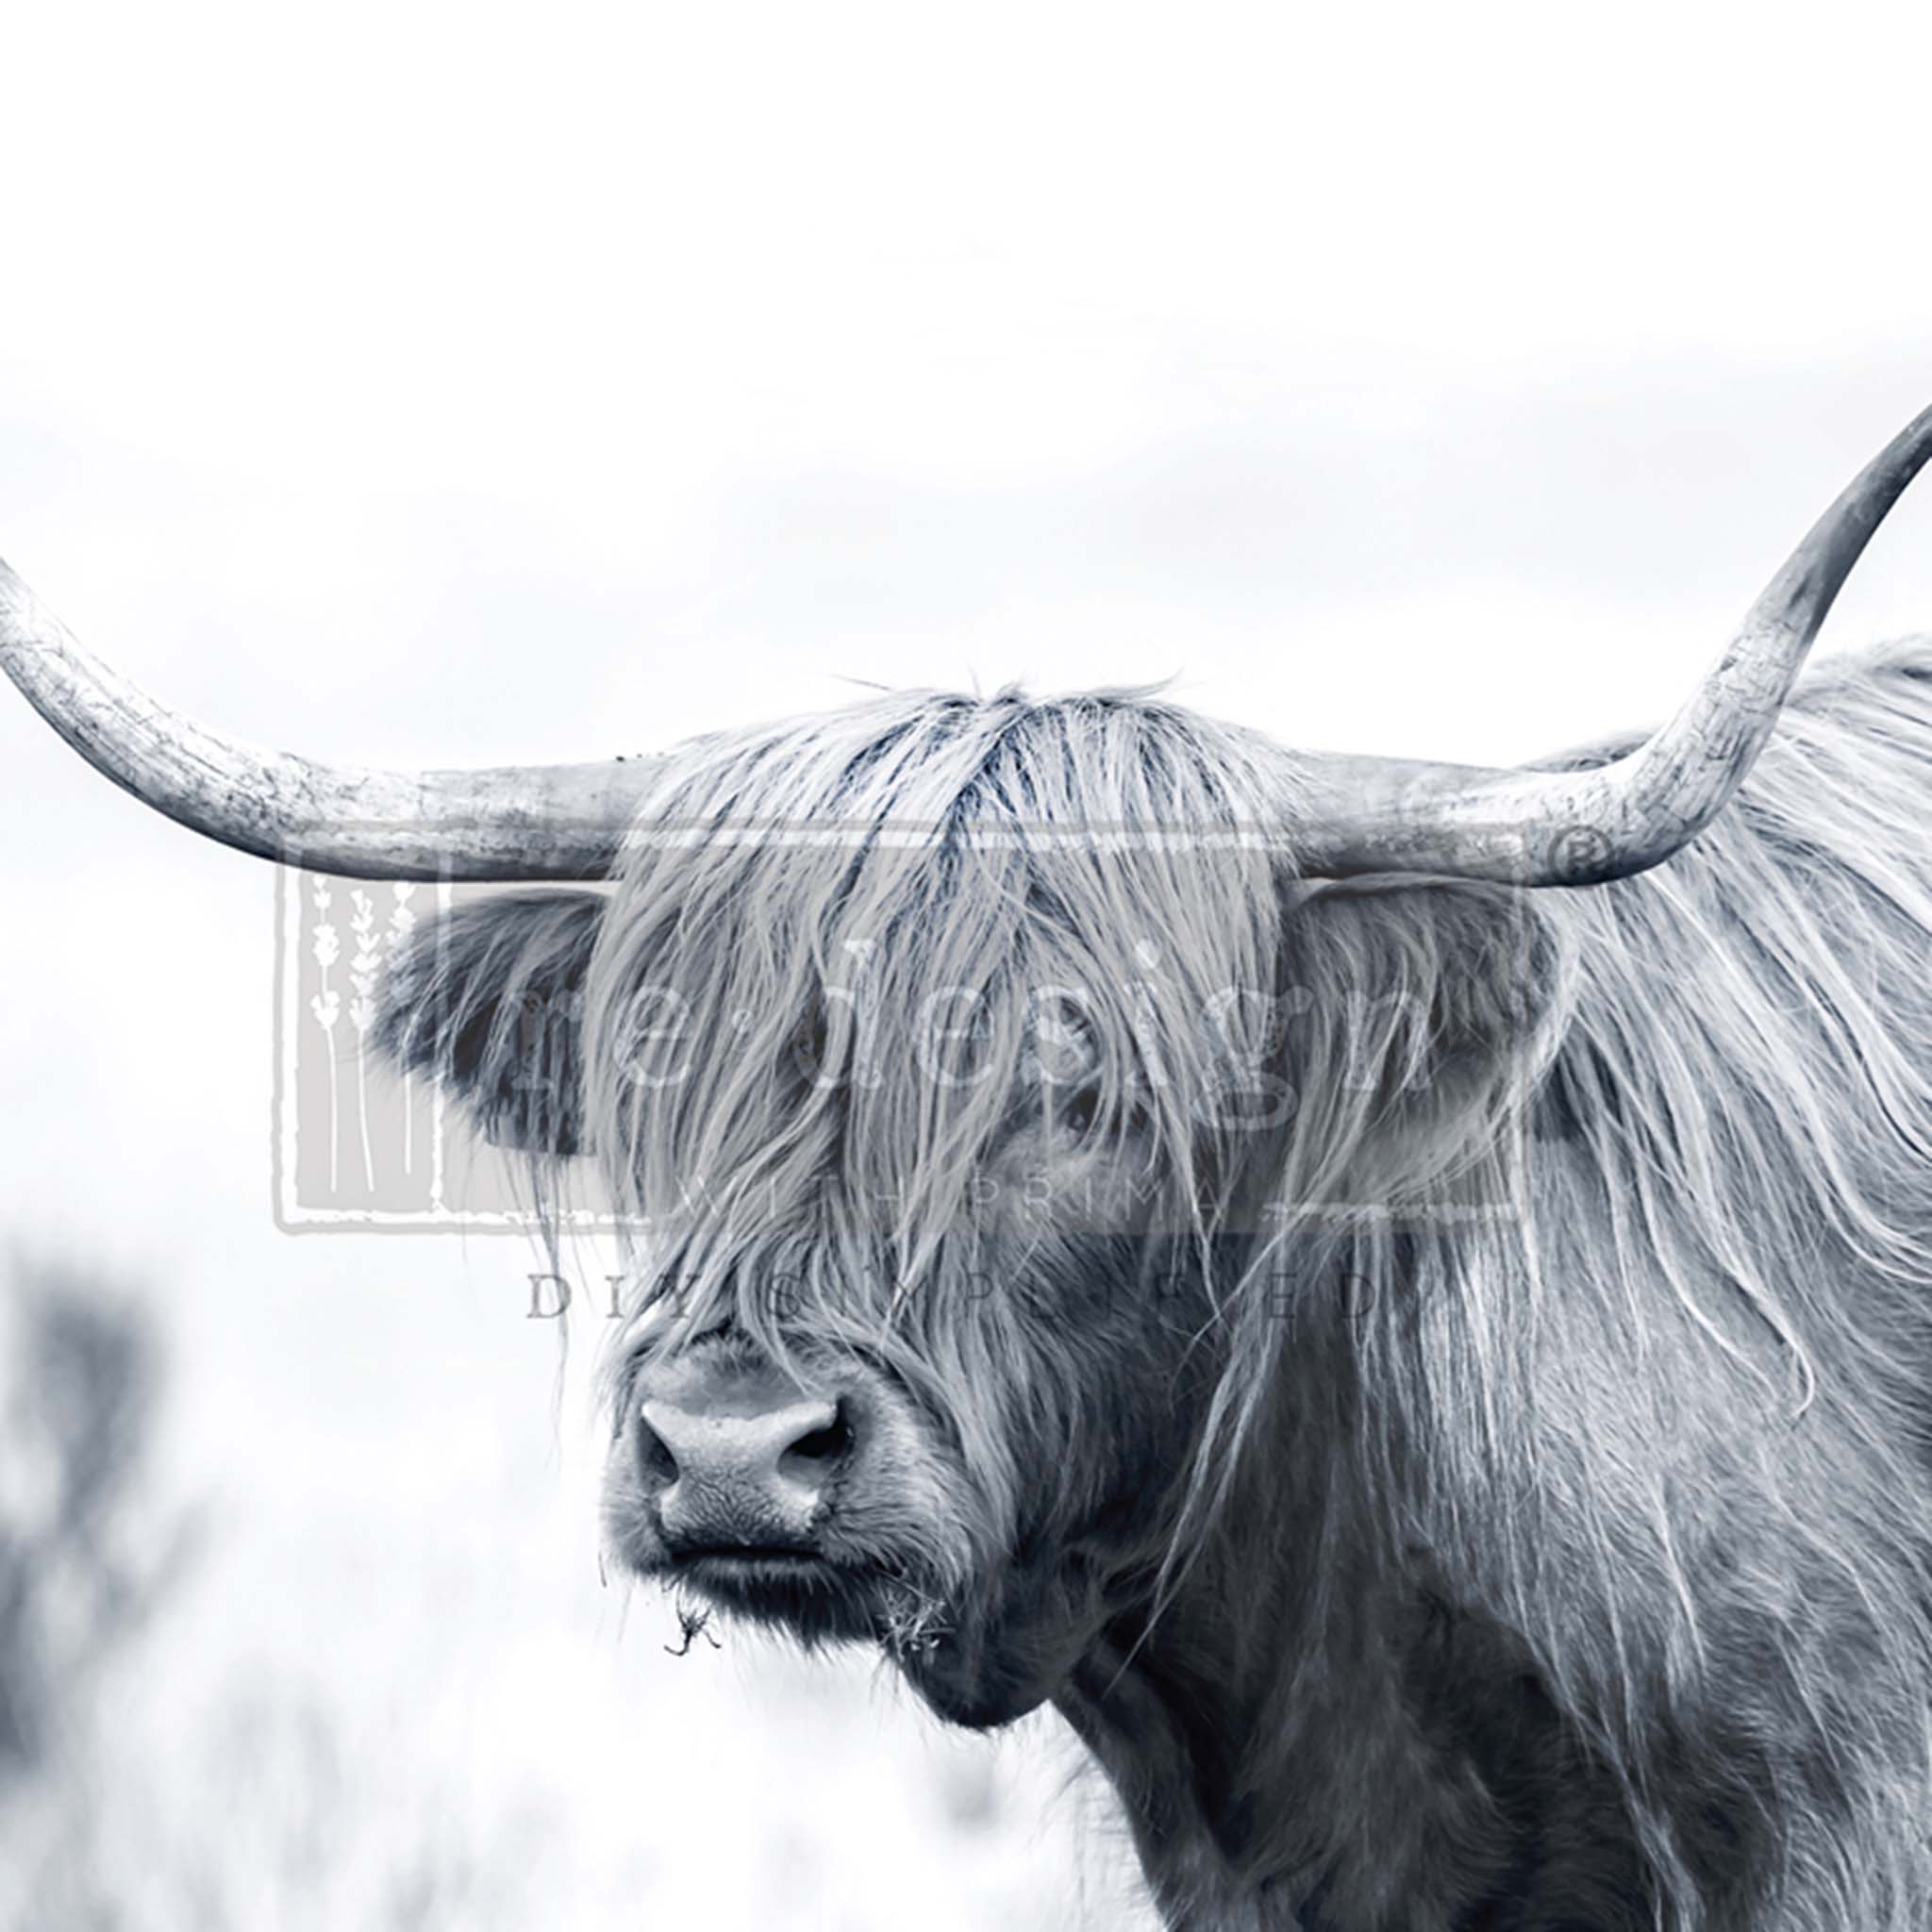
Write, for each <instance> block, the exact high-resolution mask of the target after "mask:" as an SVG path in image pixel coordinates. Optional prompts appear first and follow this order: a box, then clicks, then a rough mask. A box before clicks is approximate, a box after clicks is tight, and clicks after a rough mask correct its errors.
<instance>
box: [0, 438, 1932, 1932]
mask: <svg viewBox="0 0 1932 1932" xmlns="http://www.w3.org/2000/svg"><path fill="white" fill-rule="evenodd" d="M1928 455H1932V412H1928V413H1927V414H1926V415H1924V416H1922V417H1921V418H1920V419H1919V420H1918V421H1917V422H1915V423H1914V424H1913V425H1911V426H1910V428H1908V429H1907V431H1906V432H1905V433H1904V435H1902V436H1901V437H1900V438H1899V439H1898V440H1897V441H1895V442H1894V443H1893V444H1892V445H1891V446H1890V448H1889V449H1888V450H1887V451H1886V452H1885V453H1884V454H1883V455H1882V456H1881V457H1880V458H1878V459H1877V460H1876V461H1875V462H1874V464H1873V465H1872V466H1871V467H1870V468H1869V469H1868V470H1867V471H1866V472H1865V473H1864V475H1861V476H1860V477H1859V478H1858V479H1857V481H1856V482H1855V483H1854V484H1853V486H1852V487H1851V489H1850V490H1848V491H1846V493H1845V495H1844V496H1843V497H1841V498H1840V501H1839V503H1838V504H1837V505H1836V506H1835V507H1834V508H1833V509H1832V510H1831V511H1830V512H1828V513H1827V515H1826V517H1825V518H1824V521H1823V522H1822V523H1821V524H1820V525H1819V526H1818V528H1817V529H1816V530H1815V531H1814V532H1813V533H1812V534H1811V536H1810V537H1809V538H1807V541H1806V542H1805V544H1804V545H1803V546H1801V548H1800V549H1799V551H1798V552H1797V553H1796V555H1795V556H1794V557H1793V558H1792V559H1791V561H1790V563H1789V564H1788V565H1787V566H1786V568H1785V569H1784V570H1783V571H1782V572H1781V573H1780V574H1779V575H1778V576H1777V578H1776V579H1775V580H1774V583H1773V584H1772V586H1771V588H1770V589H1769V590H1768V591H1766V592H1765V594H1764V596H1763V598H1762V599H1760V601H1759V603H1758V605H1757V607H1756V608H1755V609H1754V611H1753V613H1752V615H1751V617H1750V619H1749V620H1748V621H1747V623H1746V625H1745V626H1744V627H1743V629H1742V631H1741V632H1740V636H1739V638H1738V639H1737V640H1736V641H1734V642H1733V644H1732V645H1731V647H1730V648H1729V650H1727V652H1726V653H1725V655H1724V658H1723V659H1722V660H1721V661H1720V663H1719V665H1718V666H1717V667H1716V668H1715V669H1714V671H1713V672H1712V673H1711V674H1710V675H1709V676H1708V677H1707V679H1706V681H1705V683H1704V684H1703V685H1702V686H1700V687H1699V689H1698V691H1697V692H1696V694H1695V695H1694V696H1693V697H1692V698H1691V701H1690V703H1689V704H1688V705H1687V706H1686V707H1685V708H1684V709H1683V710H1682V711H1681V712H1680V713H1679V714H1678V716H1677V717H1676V719H1675V720H1674V721H1673V723H1672V724H1668V725H1666V726H1665V727H1664V728H1663V729H1662V730H1660V731H1659V732H1657V733H1656V734H1655V735H1654V736H1652V737H1650V738H1648V739H1644V740H1641V741H1633V742H1630V743H1627V744H1620V745H1613V746H1608V747H1605V748H1603V749H1601V750H1598V751H1595V752H1592V753H1588V754H1584V755H1581V756H1577V757H1574V758H1567V759H1560V760H1554V761H1551V762H1550V763H1548V764H1545V765H1542V766H1540V767H1537V768H1534V769H1531V770H1527V771H1522V772H1510V773H1486V772H1479V771H1471V770H1463V769H1459V768H1451V767H1441V766H1425V765H1416V764H1407V763H1404V764H1393V763H1390V762H1387V761H1373V760H1361V759H1342V758H1319V757H1316V756H1314V755H1310V754H1305V753H1296V752H1291V751H1287V750H1283V749H1280V748H1278V747H1276V746H1274V744H1272V743H1270V742H1268V741H1264V740H1262V739H1260V738H1258V737H1257V736H1254V735H1252V734H1250V733H1248V732H1246V731H1243V730H1240V729H1237V728H1234V727H1231V726H1227V725H1223V724H1214V723H1210V722H1208V721H1206V720H1203V719H1201V718H1199V717H1197V716H1194V715H1192V714H1191V713H1190V712H1188V711H1186V710H1183V709H1181V708H1177V707H1175V706H1174V705H1172V704H1170V703H1168V702H1166V701H1165V700H1163V699H1162V698H1161V697H1160V696H1158V694H1156V693H1149V692H1140V691H1116V692H1105V693H1099V694H1093V695H1088V696H1082V697H1074V698H1069V699H1063V700H1057V701H1034V700H1030V699H1028V698H1026V697H1024V696H1023V695H1020V694H1019V693H1017V692H1011V691H1008V692H1002V693H1000V694H998V695H996V696H993V697H990V698H983V699H982V698H964V697H951V696H934V695H927V694H912V695H905V696H887V697H881V698H878V699H875V700H873V701H871V702H868V703H865V704H861V705H859V706H857V707H855V708H849V709H846V710H842V711H840V712H837V713H834V714H832V715H829V716H826V717H821V718H812V719H808V720H805V721H803V722H799V723H793V724H781V725H778V726H775V727H768V728H762V729H756V730H745V731H739V732H735V733H731V734H726V735H722V736H719V737H715V738H711V739H707V740H702V741H697V742H695V743H693V744H691V745H688V746H685V747H683V748H681V749H679V750H678V751H676V752H675V753H673V754H670V755H668V756H667V757H666V758H663V759H661V760H641V761H626V762H624V763H621V764H612V765H603V766H597V767H590V768H575V767H558V768H549V769H547V770H543V771H537V772H518V771H504V772H495V773H486V774H449V773H443V774H358V773H348V774H343V773H334V772H329V771H325V770H324V769H323V768H321V767H317V766H313V765H308V764H306V763H304V762H302V761H299V760H295V759H292V758H285V757H279V756H272V755H264V754H256V753H247V752H243V751H242V750H240V749H239V748H237V747H234V746H230V745H227V744H225V743H224V742H222V741H216V740H212V739H209V738H208V737H206V736H205V735H203V734H200V733H197V732H195V731H194V730H193V728H192V727H191V726H188V725H186V724H183V723H182V722H181V721H178V720H175V719H173V718H171V717H169V716H168V715H167V714H166V713H163V712H161V711H160V710H159V709H158V708H157V707H155V706H154V705H153V704H152V703H151V701H149V700H146V699H144V698H142V696H141V695H140V694H139V693H138V692H134V691H131V690H130V689H129V688H128V687H126V686H125V685H123V684H121V683H120V682H119V681H118V680H115V679H113V678H112V676H111V675H110V674H108V673H107V672H106V671H105V670H104V669H103V668H102V667H100V666H98V665H96V664H94V663H93V662H92V660H90V659H88V658H85V657H84V656H83V655H82V654H81V653H80V652H79V651H78V649H77V647H75V646H74V645H73V644H72V642H71V641H69V640H67V639H66V638H65V637H64V635H63V634H62V633H60V632H59V630H58V626H56V625H53V623H52V621H51V620H50V619H49V618H47V617H46V616H45V614H44V613H42V612H41V611H40V610H39V609H38V608H36V607H35V606H34V605H33V604H32V602H31V600H30V599H29V598H28V597H27V596H26V594H25V591H24V590H22V589H21V588H20V586H19V585H18V583H17V580H14V579H12V578H10V577H5V578H0V658H4V660H5V661H6V663H7V666H8V670H9V671H10V672H11V673H12V675H14V677H15V678H16V680H17V681H18V682H20V683H21V684H22V685H23V687H24V688H25V690H26V691H27V694H28V695H29V697H31V698H32V699H33V700H34V701H35V702H36V703H37V704H38V705H40V706H41V708H42V710H43V711H45V712H46V714H47V715H48V717H49V718H50V720H51V722H53V723H54V724H55V725H56V727H57V728H58V729H59V730H61V731H62V733H63V734H64V735H65V736H67V737H68V738H69V739H70V740H71V741H73V742H74V743H75V745H76V746H77V748H78V749H80V750H81V751H82V752H83V753H84V754H85V755H86V756H88V757H89V758H92V759H93V761H94V762H95V763H97V764H98V765H100V766H101V767H102V769H103V770H105V771H107V772H108V774H109V775H110V776H113V777H115V778H116V779H117V780H118V781H119V782H121V783H123V784H125V785H127V786H128V787H129V789H131V790H133V791H136V792H137V793H139V794H140V795H142V797H144V798H146V799H147V800H148V801H149V802H150V803H153V804H156V805H158V807H160V808H162V809H165V810H168V811H170V812H173V813H174V814H175V815H176V816H177V817H180V818H182V819H184V820H185V821H186V822H188V823H190V824H193V825H194V826H196V828H197V829H200V830H203V831H205V832H208V833H210V834H212V835H213V836H216V837H219V838H223V839H225V840H227V841H229V842H231V843H234V844H238V845H241V846H242V847H244V848H246V849H249V850H253V851H257V852H260V853H264V854H267V855H269V856H272V857H276V858H290V857H297V858H302V859H303V860H304V861H305V862H307V863H309V864H311V865H323V866H333V867H335V868H336V869H339V870H341V871H342V872H344V873H347V874H352V875H362V876H418V877H420V876H437V875H441V876H450V875H458V876H472V877H489V878H499V879H513V878H519V877H522V878H541V879H551V880H557V879H568V878H577V879H605V878H610V879H613V880H614V890H598V891H559V890H557V889H555V888H554V887H552V888H546V889H543V890H539V891H521V892H515V893H509V894H504V895H499V896H496V897H492V898H489V899H485V900H480V901H477V902H475V903H472V904H468V905H466V906H463V907H461V908H458V909H457V910H456V911H454V912H453V913H452V914H451V915H449V917H448V918H447V919H446V920H444V921H443V922H441V923H440V924H437V925H435V926H433V927H431V928H429V929H427V930H426V931H425V933H424V934H423V936H422V941H421V952H420V956H419V957H418V958H417V959H416V961H415V962H414V970H413V971H412V972H411V974H409V976H408V984H409V985H410V987H411V988H412V991H411V994H410V997H409V998H408V1000H407V1002H405V1001H396V1002H394V1003H392V1004H391V1008H390V1010H389V1011H388V1012H387V1014H386V1016H385V1019H384V1022H383V1028H384V1037H385V1040H386V1041H387V1043H388V1045H389V1048H390V1050H391V1053H392V1055H393V1056H394V1057H395V1058H396V1059H397V1061H398V1062H399V1063H401V1064H403V1065H405V1066H408V1067H410V1068H413V1069H427V1070H429V1071H431V1072H433V1073H434V1074H436V1075H437V1076H438V1077H440V1078H441V1079H442V1080H444V1081H446V1082H447V1083H448V1084H449V1085H450V1087H451V1088H452V1089H453V1090H454V1091H457V1092H458V1093H459V1094H460V1095H461V1096H462V1097H463V1098H464V1099H465V1100H466V1101H467V1102H468V1103H469V1104H470V1105H471V1107H472V1108H474V1109H475V1114H476V1116H477V1118H478V1119H479V1121H480V1122H481V1123H482V1124H483V1126H484V1127H485V1129H486V1131H488V1132H489V1133H490V1134H491V1136H492V1137H493V1138H495V1139H497V1140H499V1141H507V1142H509V1143H511V1144H513V1145H516V1146H519V1147H521V1148H524V1149H525V1150H526V1151H527V1152H528V1153H529V1155H530V1157H531V1158H532V1160H533V1161H534V1162H536V1163H537V1164H538V1167H539V1170H540V1172H541V1169H542V1167H543V1164H544V1163H547V1162H550V1161H553V1160H563V1159H569V1158H585V1159H588V1160H591V1161H594V1162H595V1163H596V1164H597V1166H598V1169H599V1170H600V1172H601V1174H602V1175H603V1176H604V1178H605V1180H606V1181H607V1182H608V1186H609V1188H610V1190H611V1191H612V1192H613V1195H614V1197H615V1199H616V1201H617V1202H618V1204H619V1207H620V1208H621V1210H622V1218H623V1222H624V1224H625V1228H626V1230H627V1231H628V1235H629V1239H630V1243H631V1256H630V1259H631V1264H632V1280H633V1302H632V1306H631V1308H630V1319H629V1320H628V1322H627V1323H626V1324H625V1332H624V1335H623V1338H622V1341H621V1345H620V1346H619V1347H618V1348H617V1349H616V1350H615V1351H614V1356H613V1361H612V1366H611V1369H610V1374H609V1388H610V1392H611V1416H612V1423H613V1443H612V1451H611V1457H610V1462H609V1477H608V1504H607V1515H608V1540H609V1543H610V1546H611V1548H612V1549H613V1551H614V1552H615V1554H616V1555H617V1556H618V1557H619V1558H620V1559H621V1560H622V1562H623V1563H624V1564H625V1565H626V1566H628V1568H629V1569H631V1570H632V1571H634V1572H636V1573H637V1574H641V1575H644V1576H649V1577H655V1578H659V1579H664V1580H666V1581H668V1582H670V1583H672V1584H673V1585H674V1586H675V1587H676V1588H678V1589H679V1590H681V1591H686V1592H688V1593H690V1594H691V1596H693V1597H695V1598H697V1599H700V1600H702V1601H703V1602H705V1603H707V1604H708V1605H711V1606H715V1607H721V1608H723V1609H724V1610H726V1611H728V1612H731V1613H733V1614H736V1615H740V1616H743V1617H746V1618H749V1619H753V1620H756V1621H758V1622H759V1623H761V1624H768V1625H771V1626H774V1627H775V1628H778V1629H780V1630H783V1631H787V1632H790V1633H792V1634H794V1635H795V1636H797V1637H799V1638H801V1639H803V1640H805V1641H810V1642H817V1641H858V1642H871V1643H876V1644H879V1645H881V1646H883V1647H884V1649H885V1650H886V1652H887V1653H888V1654H889V1655H890V1656H891V1657H892V1659H893V1660H894V1662H895V1664H896V1666H897V1668H898V1669H899V1670H900V1671H901V1672H902V1673H903V1674H904V1675H905V1677H906V1679H907V1680H908V1682H909V1683H910V1684H911V1685H912V1686H913V1688H914V1689H915V1691H917V1692H918V1693H919V1695H920V1696H921V1697H923V1698H924V1700H925V1701H926V1702H927V1703H928V1704H929V1705H930V1706H931V1707H933V1708H934V1709H935V1710H937V1711H939V1712H940V1713H941V1715H942V1716H944V1717H946V1718H949V1719H951V1720H953V1721H955V1722H957V1723H959V1724H968V1725H974V1726H990V1725H997V1724H1005V1723H1007V1722H1008V1721H1009V1720H1012V1719H1014V1718H1017V1717H1019V1716H1021V1715H1022V1714H1024V1713H1025V1712H1027V1711H1030V1710H1033V1709H1035V1708H1036V1707H1040V1706H1041V1705H1044V1704H1051V1705H1053V1706H1055V1707H1058V1710H1059V1711H1060V1712H1061V1713H1062V1714H1063V1715H1064V1716H1065V1717H1066V1719H1067V1721H1068V1722H1069V1723H1070V1724H1071V1725H1072V1726H1073V1728H1074V1730H1075V1731H1076V1732H1077V1733H1078V1735H1079V1736H1080V1738H1081V1739H1082V1740H1084V1741H1085V1742H1086V1744H1087V1745H1088V1746H1089V1747H1090V1748H1091V1752H1092V1755H1093V1756H1094V1757H1095V1758H1096V1759H1097V1760H1098V1761H1099V1763H1100V1764H1101V1765H1102V1766H1103V1767H1104V1768H1105V1770H1106V1773H1107V1774H1108V1777H1109V1778H1110V1779H1111V1780H1112V1782H1113V1784H1114V1785H1115V1787H1116V1788H1117V1790H1118V1791H1119V1793H1120V1796H1121V1799H1122V1801H1123V1803H1124V1807H1125V1810H1126V1813H1127V1815H1128V1817H1129V1819H1130V1820H1131V1822H1132V1825H1133V1830H1134V1833H1135V1837H1136V1840H1137V1844H1138V1848H1139V1851H1140V1855H1141V1861H1142V1864H1143V1867H1144V1870H1145V1873H1146V1875H1147V1878H1148V1882H1149V1884H1150V1886H1151V1888H1152V1890H1153V1892H1154V1894H1155V1896H1156V1898H1157V1900H1158V1904H1159V1906H1160V1907H1161V1908H1162V1910H1163V1912H1164V1913H1165V1915H1166V1917H1167V1919H1168V1921H1169V1923H1170V1924H1174V1925H1175V1926H1190V1927H1203V1928H1240V1927H1251V1928H1256V1932H1259V1928H1264V1927H1289V1926H1297V1927H1306V1928H1316V1927H1320V1928H1336V1932H1366V1928H1389V1932H1394V1928H1401V1932H1423V1928H1450V1927H1457V1928H1468V1932H1474V1928H1477V1927H1482V1928H1489V1932H1532V1928H1534V1932H1557V1928H1562V1927H1568V1928H1573V1932H1575V1928H1583V1927H1594V1928H1628V1932H1638V1928H1651V1927H1657V1926H1665V1927H1671V1928H1683V1932H1689V1928H1707V1932H1741V1928H1745V1927H1754V1928H1777V1932H1801V1928H1802V1932H1824V1928H1826V1927H1830V1928H1833V1932H1837V1928H1842V1927H1845V1926H1858V1927H1869V1928H1891V1932H1906V1928H1919V1927H1923V1926H1924V1925H1925V1924H1928V1923H1932V1187H1928V1185H1927V1174H1928V1163H1932V972H1928V961H1932V849H1928V841H1927V826H1928V824H1932V642H1928V641H1915V642H1910V643H1906V644H1902V645H1897V646H1893V647H1890V648H1889V649H1887V650H1885V651H1883V652H1881V653H1878V654H1875V655H1871V656H1867V657H1864V658H1854V659H1849V660H1845V661H1842V662H1840V663H1837V664H1834V665H1833V666H1832V667H1830V669H1829V670H1828V672H1827V673H1825V674H1823V675H1814V676H1813V677H1812V678H1811V679H1809V680H1808V681H1807V682H1806V683H1805V684H1804V685H1803V686H1802V687H1801V688H1799V689H1798V690H1797V691H1795V693H1793V691H1792V684H1793V680H1794V679H1795V678H1796V676H1797V673H1798V670H1799V667H1800V664H1801V662H1802V659H1803V658H1804V656H1805V653H1806V651H1807V648H1808V646H1809V644H1810V641H1811V640H1812V637H1813V636H1814V635H1815V633H1816V631H1817V628H1818V625H1819V624H1820V623H1821V622H1822V620H1823V618H1824V612H1825V610H1826V608H1828V606H1829V604H1830V602H1831V600H1832V598H1833V596H1834V595H1835V594H1836V591H1837V590H1838V588H1839V586H1840V583H1841V582H1842V581H1843V578H1844V576H1845V575H1846V574H1847V573H1848V571H1849V570H1850V569H1851V567H1852V565H1853V563H1854V562H1855V561H1856V558H1857V554H1858V552H1859V550H1860V548H1861V547H1862V545H1863V543H1864V541H1866V539H1867V538H1868V537H1869V536H1870V534H1871V531H1872V530H1873V528H1874V527H1875V525H1876V524H1877V522H1878V521H1879V519H1880V518H1881V517H1882V516H1883V515H1884V514H1885V512H1886V510H1887V509H1888V508H1890V504H1891V502H1892V501H1893V500H1894V499H1895V498H1896V496H1897V494H1898V492H1899V491H1901V490H1902V489H1903V488H1904V487H1905V485H1906V483H1907V481H1908V480H1909V478H1910V476H1911V475H1913V474H1914V473H1915V472H1916V470H1917V469H1918V467H1919V466H1920V465H1921V463H1922V462H1923V461H1924V460H1925V458H1927V456H1928ZM1787 700H1789V702H1788V701H1787Z"/></svg>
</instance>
